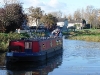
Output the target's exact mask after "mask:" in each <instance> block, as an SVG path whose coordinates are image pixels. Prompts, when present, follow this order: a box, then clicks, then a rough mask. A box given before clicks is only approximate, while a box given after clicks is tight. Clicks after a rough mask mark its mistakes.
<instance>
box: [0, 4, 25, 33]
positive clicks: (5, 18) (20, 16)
mask: <svg viewBox="0 0 100 75" xmlns="http://www.w3.org/2000/svg"><path fill="white" fill-rule="evenodd" d="M0 19H2V23H3V25H4V27H5V29H6V31H5V32H7V33H8V32H10V31H13V32H14V31H15V30H16V29H17V28H20V27H21V26H22V24H23V22H24V19H25V18H24V13H23V8H22V5H21V4H20V3H12V4H5V5H4V12H3V15H2V17H0Z"/></svg>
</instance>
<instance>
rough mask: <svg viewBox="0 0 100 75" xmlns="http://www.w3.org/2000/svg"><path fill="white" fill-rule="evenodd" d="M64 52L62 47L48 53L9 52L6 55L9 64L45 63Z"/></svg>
mask: <svg viewBox="0 0 100 75" xmlns="http://www.w3.org/2000/svg"><path fill="white" fill-rule="evenodd" d="M62 51H63V48H62V46H58V47H55V48H52V49H50V50H48V51H42V52H38V53H27V54H26V53H13V52H12V53H11V52H8V53H7V54H6V60H7V62H17V61H43V60H47V59H48V58H52V57H53V56H56V55H58V54H61V53H62Z"/></svg>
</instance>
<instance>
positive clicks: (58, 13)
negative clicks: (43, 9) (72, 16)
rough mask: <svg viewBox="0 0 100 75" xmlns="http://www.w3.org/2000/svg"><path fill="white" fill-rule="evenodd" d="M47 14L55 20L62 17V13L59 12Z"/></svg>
mask: <svg viewBox="0 0 100 75" xmlns="http://www.w3.org/2000/svg"><path fill="white" fill-rule="evenodd" d="M49 14H52V15H53V16H54V17H56V18H61V17H62V12H61V11H58V12H50V13H49Z"/></svg>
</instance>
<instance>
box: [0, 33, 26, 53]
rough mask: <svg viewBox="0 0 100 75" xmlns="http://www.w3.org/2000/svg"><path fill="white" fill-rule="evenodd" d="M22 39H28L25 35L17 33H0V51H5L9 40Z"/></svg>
mask: <svg viewBox="0 0 100 75" xmlns="http://www.w3.org/2000/svg"><path fill="white" fill-rule="evenodd" d="M23 37H28V36H27V34H18V33H12V32H11V33H9V34H7V33H0V51H7V47H8V45H9V41H10V40H17V39H20V38H23Z"/></svg>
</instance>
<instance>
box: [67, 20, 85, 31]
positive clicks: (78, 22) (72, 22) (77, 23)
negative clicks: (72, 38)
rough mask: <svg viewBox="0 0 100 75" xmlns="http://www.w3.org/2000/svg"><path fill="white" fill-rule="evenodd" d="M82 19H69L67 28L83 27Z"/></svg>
mask: <svg viewBox="0 0 100 75" xmlns="http://www.w3.org/2000/svg"><path fill="white" fill-rule="evenodd" d="M82 27H83V24H82V20H69V21H68V26H67V28H69V29H70V28H75V29H82Z"/></svg>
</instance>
